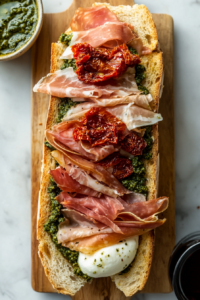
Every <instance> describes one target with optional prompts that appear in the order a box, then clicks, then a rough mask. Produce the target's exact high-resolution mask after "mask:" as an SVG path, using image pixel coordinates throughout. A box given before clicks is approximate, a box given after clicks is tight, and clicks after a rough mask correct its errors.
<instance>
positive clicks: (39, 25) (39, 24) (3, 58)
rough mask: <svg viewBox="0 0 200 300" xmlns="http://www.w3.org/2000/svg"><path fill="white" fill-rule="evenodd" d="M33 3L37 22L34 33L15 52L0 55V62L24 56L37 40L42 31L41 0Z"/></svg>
mask: <svg viewBox="0 0 200 300" xmlns="http://www.w3.org/2000/svg"><path fill="white" fill-rule="evenodd" d="M35 2H36V3H37V7H38V21H37V25H36V28H35V31H34V33H33V35H32V37H31V38H30V40H29V41H28V42H27V43H26V44H24V45H23V46H22V47H21V48H20V49H18V50H17V51H15V52H13V53H10V54H7V55H2V56H1V55H0V61H6V60H11V59H14V58H17V57H19V56H20V55H22V54H24V53H25V52H26V51H28V49H30V47H31V46H32V45H33V44H34V43H35V41H36V39H37V38H38V35H39V34H40V31H41V29H42V23H43V5H42V0H35Z"/></svg>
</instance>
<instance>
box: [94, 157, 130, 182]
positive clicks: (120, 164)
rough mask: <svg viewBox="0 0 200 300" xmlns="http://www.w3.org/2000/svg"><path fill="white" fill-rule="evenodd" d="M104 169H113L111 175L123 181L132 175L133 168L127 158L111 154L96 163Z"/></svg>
mask: <svg viewBox="0 0 200 300" xmlns="http://www.w3.org/2000/svg"><path fill="white" fill-rule="evenodd" d="M97 164H98V165H101V166H102V167H104V168H105V169H108V168H111V167H113V171H112V174H113V175H114V176H115V177H116V178H118V179H124V178H126V177H128V176H129V175H131V174H132V173H133V166H132V164H131V161H130V160H129V159H128V158H124V157H120V155H119V153H113V154H111V155H109V156H107V157H106V158H104V159H103V160H101V161H99V162H98V163H97Z"/></svg>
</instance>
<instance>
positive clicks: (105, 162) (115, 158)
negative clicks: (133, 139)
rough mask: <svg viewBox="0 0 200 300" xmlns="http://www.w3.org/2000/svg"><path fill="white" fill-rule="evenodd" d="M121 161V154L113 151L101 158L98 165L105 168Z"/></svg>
mask: <svg viewBox="0 0 200 300" xmlns="http://www.w3.org/2000/svg"><path fill="white" fill-rule="evenodd" d="M120 161H121V157H120V155H119V153H116V152H114V153H112V154H110V155H109V156H107V157H106V158H104V159H102V160H100V161H99V162H98V163H97V165H101V166H102V167H104V168H105V169H107V168H110V167H113V166H116V165H117V164H118V163H120Z"/></svg>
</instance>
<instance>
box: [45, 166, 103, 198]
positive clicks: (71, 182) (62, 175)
mask: <svg viewBox="0 0 200 300" xmlns="http://www.w3.org/2000/svg"><path fill="white" fill-rule="evenodd" d="M50 174H51V176H52V177H53V179H54V181H55V182H56V183H57V185H58V187H59V188H60V189H61V190H62V191H64V192H70V193H73V192H75V193H80V194H83V195H88V196H92V197H100V196H101V193H99V192H97V191H95V190H93V189H91V188H89V187H87V186H85V185H82V184H80V183H79V182H78V181H77V180H75V179H73V178H72V176H70V175H69V173H68V172H67V171H66V170H65V169H63V168H62V167H59V168H57V169H55V170H51V171H50Z"/></svg>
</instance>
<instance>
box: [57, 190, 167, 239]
mask: <svg viewBox="0 0 200 300" xmlns="http://www.w3.org/2000/svg"><path fill="white" fill-rule="evenodd" d="M57 200H58V201H59V202H60V203H61V204H62V205H63V206H64V207H67V208H70V209H74V210H77V211H79V212H81V213H83V214H85V215H86V216H88V217H91V218H93V219H95V220H96V221H99V222H102V223H103V224H105V225H106V226H108V227H110V228H112V230H113V231H114V232H116V233H120V234H123V232H122V231H121V228H120V226H122V227H134V228H144V229H148V228H149V226H150V227H151V224H152V223H157V222H159V223H160V220H158V217H157V214H159V213H160V212H163V211H164V210H165V209H166V208H167V207H168V198H166V197H163V198H158V199H154V200H150V201H144V202H143V201H142V202H133V203H131V204H130V203H127V202H126V201H124V200H122V199H120V198H118V199H114V198H111V197H108V196H102V197H101V198H95V197H80V198H72V197H71V196H70V195H69V194H68V193H61V194H60V195H59V196H58V197H57Z"/></svg>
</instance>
